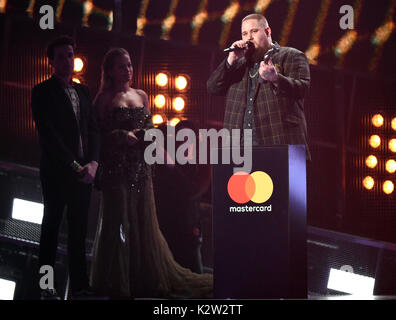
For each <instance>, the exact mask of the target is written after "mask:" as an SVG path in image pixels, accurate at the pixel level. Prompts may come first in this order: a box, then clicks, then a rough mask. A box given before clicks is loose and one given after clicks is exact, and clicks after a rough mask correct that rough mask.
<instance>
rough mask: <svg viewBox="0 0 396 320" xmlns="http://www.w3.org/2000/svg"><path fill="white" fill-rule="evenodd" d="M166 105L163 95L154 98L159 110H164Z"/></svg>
mask: <svg viewBox="0 0 396 320" xmlns="http://www.w3.org/2000/svg"><path fill="white" fill-rule="evenodd" d="M165 103H166V98H165V96H164V95H163V94H157V95H156V96H155V98H154V104H155V106H156V107H157V108H163V107H164V106H165Z"/></svg>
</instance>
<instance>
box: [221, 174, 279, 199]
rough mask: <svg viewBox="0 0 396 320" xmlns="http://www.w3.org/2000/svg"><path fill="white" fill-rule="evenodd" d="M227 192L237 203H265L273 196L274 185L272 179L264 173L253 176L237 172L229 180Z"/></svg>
mask: <svg viewBox="0 0 396 320" xmlns="http://www.w3.org/2000/svg"><path fill="white" fill-rule="evenodd" d="M227 190H228V194H229V196H230V198H231V199H232V200H233V201H235V202H237V203H246V202H248V201H249V200H251V201H253V202H255V203H263V202H265V201H267V200H268V199H269V198H270V197H271V196H272V193H273V191H274V184H273V182H272V179H271V177H270V176H269V175H268V174H267V173H265V172H263V171H255V172H253V173H251V174H249V173H246V172H237V173H235V174H233V175H232V176H231V178H230V179H229V180H228V184H227Z"/></svg>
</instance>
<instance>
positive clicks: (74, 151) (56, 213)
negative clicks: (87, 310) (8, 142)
mask: <svg viewBox="0 0 396 320" xmlns="http://www.w3.org/2000/svg"><path fill="white" fill-rule="evenodd" d="M47 56H48V59H49V62H50V64H51V66H52V67H53V68H54V74H53V75H52V77H51V78H50V79H48V80H46V81H44V82H42V83H40V84H38V85H37V86H35V87H34V88H33V90H32V113H33V118H34V121H35V124H36V127H37V130H38V134H39V140H40V147H41V163H40V178H41V184H42V192H43V199H44V216H43V221H42V225H41V239H40V254H39V264H40V266H43V265H50V266H52V267H53V268H54V266H55V258H56V251H57V244H58V233H59V225H60V223H61V220H62V216H63V210H64V208H65V207H66V208H67V210H66V214H67V222H68V260H69V274H70V285H71V291H72V296H74V297H81V296H86V295H90V294H92V292H91V290H90V288H89V284H88V276H87V267H86V259H85V237H86V232H87V223H88V211H89V205H90V198H91V189H92V182H93V180H94V178H95V175H96V170H97V167H98V159H99V130H98V126H97V122H96V119H95V115H94V112H93V108H92V102H91V98H90V94H89V90H88V88H87V87H86V86H84V85H81V84H77V83H74V82H73V81H72V74H73V68H74V41H73V39H71V38H70V37H67V36H63V37H60V38H57V39H56V40H54V41H53V42H52V43H51V44H50V45H49V46H48V48H47ZM41 297H42V298H43V299H59V297H58V295H57V293H56V290H55V289H46V290H42V292H41Z"/></svg>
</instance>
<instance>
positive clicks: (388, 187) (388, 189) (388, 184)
mask: <svg viewBox="0 0 396 320" xmlns="http://www.w3.org/2000/svg"><path fill="white" fill-rule="evenodd" d="M394 189H395V185H394V184H393V182H392V181H390V180H386V181H385V182H384V183H383V185H382V190H383V191H384V192H385V193H386V194H391V193H392V192H393V190H394Z"/></svg>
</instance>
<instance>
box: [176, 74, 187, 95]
mask: <svg viewBox="0 0 396 320" xmlns="http://www.w3.org/2000/svg"><path fill="white" fill-rule="evenodd" d="M175 84H176V89H178V90H180V91H182V90H184V89H185V88H186V87H187V84H188V81H187V78H186V77H185V76H177V77H176V80H175Z"/></svg>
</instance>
